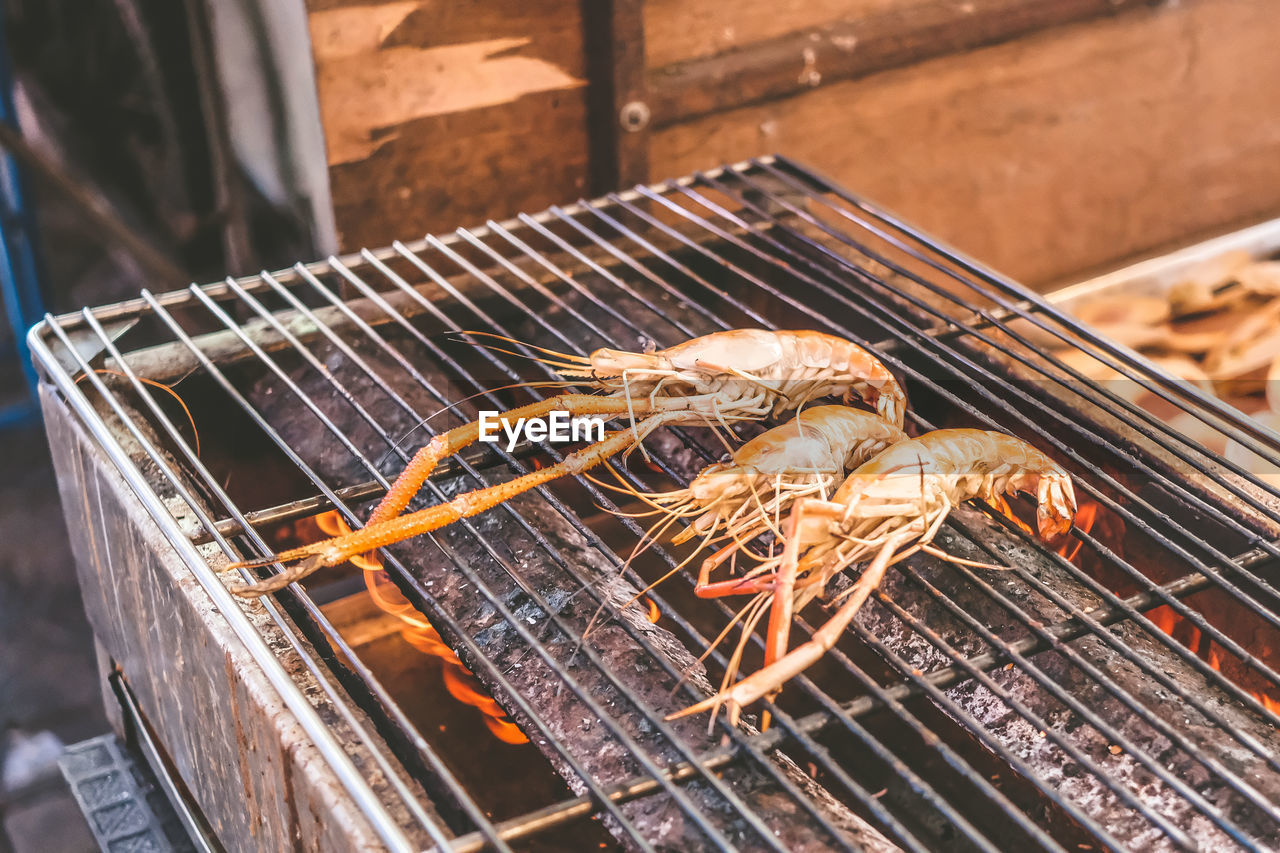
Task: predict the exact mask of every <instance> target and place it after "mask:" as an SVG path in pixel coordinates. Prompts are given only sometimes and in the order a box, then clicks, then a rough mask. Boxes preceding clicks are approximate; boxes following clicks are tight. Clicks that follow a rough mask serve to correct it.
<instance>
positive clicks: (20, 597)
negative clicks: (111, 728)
mask: <svg viewBox="0 0 1280 853" xmlns="http://www.w3.org/2000/svg"><path fill="white" fill-rule="evenodd" d="M0 543H3V547H0V730H2V731H3V735H2V736H0V768H3V774H2V775H0V818H2V820H3V829H4V832H3V835H2V836H0V850H4V849H6V847H7V849H8V850H13V851H18V852H19V853H26V851H33V852H34V851H46V850H47V851H68V852H69V853H74V851H92V850H96V849H97V847H96V845H95V844H94V842H93V838H92V836H91V835H90V833H89V829H88V826H87V825H86V824H85V822H84V819H83V818H82V817H81V816H80V812H79V809H78V808H77V807H76V804H75V801H74V800H73V799H72V798H71V793H70V791H69V790H68V788H67V786H66V784H65V783H64V782H63V780H62V777H61V775H60V774H59V773H58V769H57V767H56V765H54V763H53V759H54V758H56V744H57V741H60V742H61V743H74V742H75V741H78V740H81V739H83V738H86V737H90V736H92V735H95V734H101V733H103V732H105V731H106V730H107V722H106V718H105V716H104V715H103V711H102V705H101V701H102V700H101V692H100V690H99V683H100V675H99V673H98V672H97V666H96V664H95V661H94V655H93V644H92V634H91V633H90V631H89V625H88V623H87V622H86V621H85V617H84V610H83V608H82V607H81V604H80V591H79V587H78V586H77V585H76V580H75V570H74V567H73V565H72V560H71V551H70V548H69V546H68V544H67V532H66V527H65V526H64V523H63V519H62V509H61V506H60V505H59V502H58V491H57V486H56V484H55V481H54V476H53V468H52V463H51V461H50V459H49V448H48V445H47V444H46V442H45V436H44V429H43V427H42V426H40V425H39V424H34V425H32V426H29V427H23V428H16V429H9V430H5V431H3V432H0ZM42 733H47V734H42ZM53 738H57V741H54V740H53Z"/></svg>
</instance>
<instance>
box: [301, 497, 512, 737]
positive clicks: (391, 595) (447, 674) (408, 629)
mask: <svg viewBox="0 0 1280 853" xmlns="http://www.w3.org/2000/svg"><path fill="white" fill-rule="evenodd" d="M315 522H316V525H317V526H318V527H319V528H320V529H321V530H322V531H324V533H326V534H327V535H329V536H340V535H342V534H344V533H349V532H350V530H351V528H350V527H348V526H347V523H346V522H345V521H343V519H342V516H341V515H339V514H338V512H337V510H330V511H329V512H326V513H322V514H320V515H317V516H316V517H315ZM351 563H352V565H354V566H356V567H358V568H360V569H363V570H364V585H365V588H366V589H367V590H369V597H370V598H371V599H372V600H373V603H374V604H376V605H377V606H378V608H379V609H380V610H382V611H384V612H385V613H388V614H390V615H392V616H394V617H396V618H397V619H399V620H400V621H402V622H404V623H405V627H404V628H403V629H401V631H400V636H402V637H404V640H405V642H407V643H408V644H409V645H411V646H413V647H414V648H415V649H417V650H418V651H420V652H422V653H423V654H425V655H431V656H432V657H436V658H439V659H440V661H441V662H442V663H443V664H444V665H443V667H442V668H441V670H440V675H441V678H442V679H443V680H444V686H445V689H446V690H448V691H449V695H451V696H453V698H455V699H457V700H458V701H459V702H462V703H463V704H465V705H470V706H472V707H473V708H475V709H476V710H478V711H479V712H480V713H481V714H483V715H484V724H485V725H486V726H487V727H488V728H489V731H490V732H492V733H493V735H494V737H496V738H498V740H500V741H502V742H503V743H512V744H516V743H528V742H529V738H528V737H526V736H525V734H524V732H522V731H520V729H519V728H518V727H517V726H516V725H515V724H514V723H512V722H511V721H510V720H508V719H507V712H506V711H504V710H502V706H500V705H499V704H498V703H497V702H495V701H494V700H493V697H491V696H489V695H487V694H486V693H485V692H484V688H483V687H482V686H481V684H480V682H478V681H477V680H476V677H475V675H474V674H473V673H472V672H471V670H469V669H467V668H466V666H464V665H463V663H462V661H461V660H460V659H459V658H458V655H457V654H456V653H455V652H454V651H453V649H451V648H449V646H448V645H447V644H446V643H445V642H444V640H442V639H441V638H440V634H439V633H438V632H437V631H436V629H435V627H434V626H432V624H431V623H430V622H429V621H427V617H426V616H424V615H423V614H422V612H421V611H420V610H418V609H417V608H416V607H414V606H413V604H411V603H410V602H409V600H408V599H407V598H405V597H404V595H403V594H402V593H401V592H400V590H399V589H397V588H396V586H395V584H393V583H392V582H391V581H389V580H387V576H386V574H385V573H383V571H382V565H381V564H380V563H379V562H378V559H377V557H376V556H374V555H373V554H360V555H358V556H355V557H352V558H351Z"/></svg>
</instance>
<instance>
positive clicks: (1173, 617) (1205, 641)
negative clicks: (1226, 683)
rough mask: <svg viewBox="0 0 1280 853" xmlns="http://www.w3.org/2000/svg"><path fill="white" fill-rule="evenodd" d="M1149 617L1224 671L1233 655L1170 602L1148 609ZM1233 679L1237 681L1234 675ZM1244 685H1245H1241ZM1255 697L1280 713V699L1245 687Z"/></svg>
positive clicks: (1206, 661) (1160, 627)
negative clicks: (1226, 660)
mask: <svg viewBox="0 0 1280 853" xmlns="http://www.w3.org/2000/svg"><path fill="white" fill-rule="evenodd" d="M1146 615H1147V618H1148V619H1150V620H1151V622H1152V623H1153V624H1154V625H1155V626H1156V627H1157V628H1159V629H1160V630H1161V631H1164V632H1165V633H1166V634H1168V635H1169V636H1170V637H1173V638H1174V639H1175V640H1177V641H1178V642H1179V643H1181V644H1182V645H1184V646H1186V647H1187V648H1188V649H1190V650H1191V651H1193V652H1195V653H1196V655H1197V656H1199V657H1200V659H1201V660H1203V661H1204V662H1205V663H1207V664H1209V666H1211V667H1212V668H1213V669H1214V670H1216V671H1217V672H1222V671H1223V670H1222V664H1223V660H1224V659H1225V658H1226V657H1228V656H1230V657H1233V659H1234V656H1231V655H1230V653H1229V652H1227V650H1226V649H1224V648H1222V647H1221V646H1220V645H1218V643H1217V642H1216V641H1214V640H1213V639H1212V638H1210V637H1206V636H1204V634H1203V633H1202V632H1201V631H1200V629H1199V628H1198V627H1196V626H1195V625H1193V624H1192V623H1191V622H1188V621H1187V620H1186V619H1185V618H1184V617H1183V616H1181V615H1179V614H1178V612H1177V611H1176V610H1174V609H1173V608H1172V607H1170V606H1169V605H1168V604H1162V605H1160V606H1159V607H1156V608H1153V609H1151V610H1148V611H1147V614H1146ZM1232 680H1233V681H1237V679H1235V678H1234V677H1233V678H1232ZM1241 687H1244V685H1241ZM1244 689H1245V692H1247V693H1248V694H1249V695H1250V696H1252V697H1253V698H1254V699H1257V700H1258V701H1259V702H1260V703H1262V706H1263V707H1264V708H1266V709H1267V710H1268V711H1270V712H1271V713H1273V714H1280V700H1277V699H1273V698H1272V697H1270V696H1268V695H1267V694H1266V693H1263V692H1261V691H1258V690H1250V689H1249V688H1247V687H1244Z"/></svg>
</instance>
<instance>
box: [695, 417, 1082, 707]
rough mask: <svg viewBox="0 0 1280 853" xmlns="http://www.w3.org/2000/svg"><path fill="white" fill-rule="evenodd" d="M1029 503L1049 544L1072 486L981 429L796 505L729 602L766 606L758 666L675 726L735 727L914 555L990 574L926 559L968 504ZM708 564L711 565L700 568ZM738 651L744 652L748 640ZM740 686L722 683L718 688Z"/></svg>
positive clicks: (1015, 445) (916, 446)
mask: <svg viewBox="0 0 1280 853" xmlns="http://www.w3.org/2000/svg"><path fill="white" fill-rule="evenodd" d="M1016 492H1028V493H1031V494H1034V495H1035V496H1036V501H1037V508H1036V524H1037V529H1038V531H1039V533H1040V536H1041V537H1043V538H1045V539H1052V538H1054V537H1057V536H1059V535H1062V534H1064V533H1066V532H1067V531H1068V530H1070V529H1071V525H1072V522H1073V520H1074V518H1075V512H1076V498H1075V489H1074V486H1073V485H1072V481H1071V477H1070V475H1069V474H1067V472H1066V471H1065V470H1063V469H1062V467H1061V466H1059V465H1058V464H1057V463H1056V462H1054V461H1053V460H1052V459H1050V458H1049V457H1048V456H1046V455H1045V454H1044V453H1042V452H1040V451H1039V450H1037V449H1035V448H1034V447H1032V446H1031V445H1029V444H1027V443H1026V442H1024V441H1022V440H1021V439H1018V438H1015V437H1013V436H1010V435H1005V434H1003V433H999V432H991V431H987V430H978V429H944V430H936V431H934V432H930V433H926V434H925V435H923V436H921V437H919V438H915V439H910V440H908V441H903V442H900V443H898V444H895V445H893V446H892V447H890V448H888V449H887V450H885V451H884V452H882V453H880V454H879V455H878V456H876V457H875V458H874V459H872V460H871V461H869V462H867V463H865V464H863V465H862V466H860V467H859V468H858V469H857V470H855V471H854V472H853V473H852V474H850V475H849V476H848V478H847V479H846V480H845V481H844V482H843V483H842V484H841V485H840V488H838V489H837V490H836V492H835V494H834V495H833V496H832V498H831V500H830V501H824V500H820V499H814V498H806V499H802V500H799V501H797V502H795V504H794V505H793V507H792V510H791V513H790V516H789V517H788V521H787V525H786V527H785V530H784V547H783V550H782V554H781V555H780V556H779V557H777V558H771V559H769V560H765V561H763V562H762V563H761V564H760V565H759V566H757V567H756V568H755V569H753V570H752V571H751V572H749V573H748V575H747V576H745V577H743V578H740V579H738V580H737V581H732V582H726V585H725V586H726V588H725V590H724V591H725V593H726V594H727V593H728V591H729V588H728V585H732V591H734V592H737V593H751V594H755V595H757V596H764V597H765V598H771V599H772V607H771V610H770V615H769V625H768V629H767V639H766V643H765V657H764V666H763V667H762V668H761V669H760V670H759V671H758V672H755V673H753V674H752V675H750V676H748V677H747V678H744V679H742V680H741V681H738V682H737V683H736V684H734V685H733V686H732V687H731V688H727V689H722V690H721V692H720V693H719V694H717V695H716V696H713V697H711V698H709V699H707V700H705V701H703V702H699V703H698V704H696V705H693V706H692V707H690V708H687V709H685V710H684V711H681V712H679V713H678V714H675V715H673V716H684V715H685V714H693V713H697V712H699V711H704V710H712V711H713V712H714V711H715V710H718V708H719V707H720V705H722V704H727V705H728V708H729V715H730V718H731V719H732V720H734V721H735V722H736V720H737V718H738V714H739V712H740V710H741V708H742V707H743V706H745V705H748V704H750V703H751V702H754V701H756V700H757V699H760V698H764V697H772V696H775V695H776V694H777V693H778V691H780V690H781V689H782V686H783V684H785V683H786V682H787V681H788V680H790V679H791V678H794V677H795V676H796V675H799V674H800V673H801V672H802V671H804V670H805V669H806V668H807V667H809V666H810V665H812V664H813V663H814V662H815V661H817V660H818V659H819V658H821V657H822V656H823V655H824V654H826V652H827V651H829V650H830V649H831V647H832V646H834V645H835V643H836V641H837V639H839V637H840V635H841V634H842V633H843V632H844V630H845V628H846V627H848V625H849V623H850V622H851V621H852V620H853V617H854V616H855V615H856V614H857V612H858V610H859V609H860V608H861V607H862V605H863V603H864V602H865V601H866V599H867V597H868V596H870V594H871V593H872V592H873V591H874V590H875V589H876V588H877V587H878V586H879V585H880V582H881V581H882V580H883V578H884V574H885V571H886V569H887V568H888V567H889V566H890V565H892V564H893V563H896V562H898V561H900V560H903V559H905V558H906V557H908V556H910V555H911V554H914V553H916V552H917V551H924V552H926V553H930V554H933V555H935V556H938V557H940V558H942V559H945V560H948V561H951V562H956V563H961V564H965V565H973V566H978V567H983V568H991V567H990V566H987V565H986V564H982V563H975V562H973V561H970V560H963V559H961V558H958V557H954V556H952V555H950V554H947V553H945V552H944V551H942V550H940V549H938V548H936V547H934V546H933V545H932V544H931V543H932V541H933V538H934V536H935V535H936V534H937V532H938V530H939V529H940V528H941V526H942V522H943V521H944V520H946V518H947V515H948V514H949V513H950V512H951V509H952V508H953V507H954V506H956V505H957V504H959V503H962V502H964V501H966V500H972V499H980V500H984V501H987V502H988V503H990V504H992V505H995V506H1003V505H1004V496H1005V495H1008V494H1013V493H1016ZM868 558H871V562H870V563H869V564H868V565H867V567H866V568H865V569H863V571H862V574H861V576H860V577H859V578H858V580H857V582H856V583H855V584H854V585H853V586H852V587H851V588H850V589H849V590H847V591H846V592H844V593H842V595H841V598H842V599H843V603H841V605H840V607H839V609H837V611H836V612H835V614H834V615H833V616H832V617H831V619H829V620H828V621H827V622H826V623H825V624H823V625H822V626H821V627H820V628H818V629H817V630H816V631H814V633H813V636H812V638H811V639H809V640H808V641H807V642H805V643H803V644H802V645H800V646H798V647H797V648H795V649H794V650H791V651H788V650H787V645H788V639H789V636H790V628H791V619H792V614H793V613H795V612H797V611H798V610H800V609H801V608H802V607H804V606H805V605H806V604H808V603H809V602H810V601H812V600H813V599H814V598H816V597H817V596H819V595H821V594H822V593H823V591H824V589H825V587H826V584H827V583H828V582H829V581H830V580H831V578H833V577H834V576H835V575H836V574H838V573H839V572H841V571H843V570H844V569H846V568H849V567H850V566H853V565H855V564H857V563H859V562H861V561H863V560H866V559H868ZM708 562H710V561H708ZM741 642H742V643H745V642H746V637H745V635H744V637H743V640H742V641H741ZM735 675H736V673H735V672H734V671H732V670H731V671H730V672H728V673H726V675H725V685H726V687H727V685H728V684H729V683H730V682H731V681H732V679H733V677H734V676H735Z"/></svg>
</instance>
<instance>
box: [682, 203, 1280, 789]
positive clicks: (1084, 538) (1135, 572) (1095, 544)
mask: <svg viewBox="0 0 1280 853" xmlns="http://www.w3.org/2000/svg"><path fill="white" fill-rule="evenodd" d="M682 189H683V191H684V192H686V193H690V192H691V191H690V190H688V189H687V188H682ZM719 210H721V211H722V210H723V209H722V208H721V209H719ZM726 236H727V235H726ZM728 239H732V238H728ZM778 248H779V249H781V250H783V251H787V250H786V248H785V247H783V246H780V245H779V246H778ZM859 250H860V251H863V252H865V253H867V254H868V255H869V256H871V257H873V259H875V260H878V261H880V262H881V263H887V261H886V260H885V259H882V258H880V257H879V256H877V255H875V254H874V253H871V252H870V250H868V249H866V248H865V247H859ZM788 253H789V254H791V255H792V256H793V257H795V255H794V253H791V252H788ZM797 259H798V260H803V259H802V258H797ZM903 273H904V274H908V273H906V272H905V271H903ZM815 283H816V282H815ZM936 292H937V293H938V295H939V296H944V294H943V293H942V292H941V291H936ZM920 307H922V308H923V309H925V310H930V311H932V309H931V308H930V307H929V306H928V305H927V303H920ZM814 319H818V318H817V317H816V316H814ZM839 330H840V331H841V332H842V333H844V334H849V333H850V332H849V330H847V329H844V328H840V329H839ZM983 339H984V340H987V339H985V337H984V338H983ZM987 342H990V341H987ZM1027 366H1028V367H1030V366H1031V365H1030V364H1029V363H1028V364H1027ZM904 369H905V366H904ZM1080 378H1081V380H1083V377H1080ZM990 399H992V400H993V402H995V400H994V398H990ZM956 402H959V401H958V400H957V401H956ZM1006 408H1007V407H1006ZM918 420H919V419H918ZM919 422H920V423H921V425H922V426H924V427H926V428H933V427H935V426H936V425H935V424H929V423H927V422H925V421H923V420H920V421H919ZM987 422H988V423H989V424H991V425H993V426H994V425H996V424H995V422H994V421H993V420H990V419H987ZM1028 423H1029V422H1028ZM1039 431H1040V432H1041V433H1042V434H1044V435H1045V437H1046V438H1049V436H1048V434H1047V433H1045V432H1044V431H1043V430H1039ZM1112 483H1113V484H1114V481H1112ZM1086 489H1090V490H1091V491H1090V493H1091V494H1094V495H1095V497H1097V496H1100V495H1099V494H1098V493H1097V492H1096V491H1094V490H1092V488H1091V487H1090V486H1088V485H1086ZM1122 494H1125V495H1126V496H1127V497H1130V498H1133V499H1134V502H1135V503H1139V504H1142V505H1146V506H1147V507H1148V508H1149V509H1151V511H1152V513H1153V514H1154V513H1155V512H1156V511H1155V510H1154V509H1153V508H1150V505H1149V504H1147V503H1146V502H1145V501H1141V500H1140V499H1139V498H1138V497H1137V495H1136V494H1134V493H1133V492H1132V491H1130V490H1127V489H1126V490H1123V491H1122ZM1192 497H1193V498H1194V496H1192ZM1108 500H1110V499H1108ZM1195 500H1196V502H1197V503H1198V504H1199V505H1201V506H1204V502H1203V501H1200V500H1199V499H1195ZM1112 504H1113V506H1114V508H1115V509H1117V510H1119V511H1121V512H1123V513H1124V514H1125V517H1126V520H1135V521H1136V519H1133V517H1132V516H1131V515H1130V514H1129V513H1128V512H1127V511H1125V510H1123V509H1121V508H1120V507H1119V506H1118V504H1114V502H1112ZM1147 529H1148V530H1150V531H1151V532H1153V533H1154V534H1155V535H1161V536H1162V534H1160V533H1158V532H1157V531H1155V530H1154V529H1153V528H1151V527H1150V526H1148V527H1147ZM1073 532H1074V535H1076V536H1077V537H1078V538H1080V539H1081V541H1082V542H1084V543H1085V544H1088V545H1089V546H1091V547H1092V548H1093V549H1094V550H1095V551H1099V552H1100V550H1101V549H1102V545H1101V544H1100V543H1098V542H1097V541H1096V540H1093V539H1091V538H1090V537H1088V535H1087V534H1083V533H1081V532H1080V531H1078V530H1077V531H1073ZM975 541H976V540H975ZM1263 544H1264V546H1265V548H1266V550H1267V551H1268V552H1269V553H1270V552H1273V551H1274V549H1275V546H1274V545H1272V544H1271V543H1263ZM987 550H989V549H987ZM1042 550H1043V551H1044V553H1045V556H1046V557H1048V558H1053V557H1054V555H1052V554H1051V553H1050V552H1048V551H1047V550H1044V549H1042ZM1109 556H1110V557H1111V559H1112V560H1113V562H1116V563H1117V564H1118V565H1119V564H1121V563H1120V561H1119V558H1117V557H1115V556H1114V555H1109ZM1210 556H1211V557H1212V558H1214V559H1217V560H1221V561H1224V562H1228V563H1231V564H1234V563H1236V562H1237V561H1234V560H1230V559H1229V558H1227V557H1226V556H1225V555H1224V554H1222V553H1221V552H1220V551H1217V550H1212V551H1211V553H1210ZM1057 562H1059V564H1060V565H1061V566H1062V567H1063V568H1064V569H1066V570H1067V571H1070V572H1072V573H1073V574H1075V575H1076V576H1077V577H1078V578H1079V579H1080V580H1081V581H1082V582H1085V583H1087V584H1089V585H1090V586H1093V587H1094V588H1095V590H1096V591H1098V592H1099V593H1100V594H1104V595H1107V594H1109V593H1108V592H1107V591H1106V590H1105V588H1104V587H1102V585H1101V584H1098V583H1097V582H1096V581H1094V580H1093V579H1092V578H1089V577H1088V576H1087V575H1086V574H1085V573H1083V572H1081V571H1079V570H1078V569H1076V568H1075V566H1073V565H1072V564H1070V563H1069V562H1067V561H1065V560H1058V561H1057ZM1122 565H1124V566H1125V567H1126V568H1127V570H1128V571H1129V572H1130V573H1131V574H1132V575H1133V576H1134V578H1135V579H1138V578H1144V576H1142V575H1141V573H1140V572H1139V571H1138V570H1137V569H1136V568H1132V567H1129V566H1128V565H1127V564H1122ZM1197 566H1201V567H1203V568H1204V570H1205V571H1209V569H1208V568H1207V566H1203V564H1197ZM1235 568H1236V570H1237V571H1239V572H1240V573H1241V574H1243V575H1244V576H1246V577H1248V578H1249V579H1250V580H1255V581H1257V582H1258V583H1259V584H1260V585H1263V586H1264V588H1266V584H1265V582H1263V581H1261V579H1259V578H1257V576H1256V575H1253V574H1252V573H1250V572H1249V571H1248V570H1247V569H1246V568H1245V567H1243V566H1235ZM1210 577H1211V579H1212V580H1215V581H1217V580H1218V577H1217V573H1213V572H1211V573H1210ZM1144 579H1145V578H1144ZM1029 580H1033V579H1029ZM1153 586H1154V585H1153ZM1041 587H1042V588H1043V585H1041ZM1230 591H1231V592H1232V593H1233V594H1236V595H1237V596H1238V597H1240V598H1241V599H1242V600H1245V601H1248V602H1249V603H1250V604H1251V605H1254V606H1255V607H1257V608H1259V610H1260V612H1262V613H1263V614H1264V615H1265V616H1266V617H1267V618H1268V620H1269V621H1272V623H1273V624H1280V623H1277V622H1276V621H1275V620H1276V618H1277V617H1276V616H1275V614H1273V613H1271V612H1269V611H1265V610H1262V609H1261V608H1262V605H1261V604H1260V603H1259V602H1257V601H1256V600H1254V599H1253V598H1252V597H1250V596H1248V595H1247V594H1244V593H1243V592H1241V591H1240V590H1239V589H1238V588H1236V587H1234V586H1232V587H1230ZM1132 615H1133V617H1134V618H1139V616H1138V614H1136V613H1135V614H1132ZM1197 618H1199V617H1198V614H1197ZM1207 629H1208V630H1209V631H1210V632H1211V636H1214V635H1215V634H1216V633H1217V632H1216V629H1215V628H1213V626H1207ZM1158 633H1159V635H1160V637H1161V638H1167V635H1165V634H1164V632H1162V631H1159V632H1158ZM1215 639H1217V636H1215ZM1223 639H1224V640H1225V641H1226V643H1225V644H1227V645H1234V642H1233V641H1231V640H1230V639H1229V638H1226V637H1223ZM1163 641H1166V642H1167V643H1168V644H1169V645H1170V648H1174V647H1176V649H1177V651H1178V652H1179V653H1183V654H1187V653H1186V650H1185V648H1184V647H1182V646H1181V645H1180V644H1177V643H1176V642H1174V641H1172V640H1168V639H1165V640H1163ZM1237 648H1239V647H1238V646H1237ZM1240 651H1241V652H1242V653H1243V650H1242V649H1241V650H1240ZM1244 654H1247V653H1244ZM1187 657H1188V660H1190V658H1192V657H1194V656H1192V655H1190V654H1187ZM1250 657H1252V656H1250ZM1196 660H1197V661H1198V660H1199V659H1198V658H1197V659H1196ZM1200 663H1201V664H1203V662H1200ZM1205 672H1206V674H1209V673H1213V675H1214V677H1216V678H1218V679H1221V680H1222V682H1223V686H1224V687H1229V682H1228V680H1227V679H1225V678H1223V677H1222V676H1221V675H1220V674H1218V673H1216V672H1215V671H1213V670H1212V669H1211V668H1209V667H1207V666H1205ZM1265 672H1266V674H1267V675H1268V676H1269V677H1271V678H1272V679H1273V680H1274V679H1275V675H1274V673H1272V672H1270V670H1266V671H1265ZM1231 686H1233V685H1231ZM1253 701H1255V702H1256V700H1253ZM1258 708H1259V710H1262V711H1264V712H1265V709H1264V708H1262V706H1261V705H1259V706H1258ZM1259 754H1260V756H1261V757H1263V758H1264V759H1266V760H1268V761H1274V760H1275V759H1274V758H1273V757H1272V756H1270V755H1266V754H1263V753H1259ZM1277 767H1278V769H1280V765H1277Z"/></svg>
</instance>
